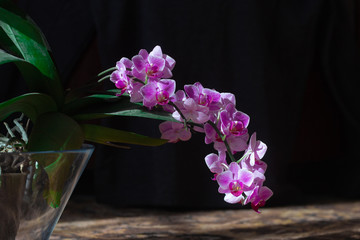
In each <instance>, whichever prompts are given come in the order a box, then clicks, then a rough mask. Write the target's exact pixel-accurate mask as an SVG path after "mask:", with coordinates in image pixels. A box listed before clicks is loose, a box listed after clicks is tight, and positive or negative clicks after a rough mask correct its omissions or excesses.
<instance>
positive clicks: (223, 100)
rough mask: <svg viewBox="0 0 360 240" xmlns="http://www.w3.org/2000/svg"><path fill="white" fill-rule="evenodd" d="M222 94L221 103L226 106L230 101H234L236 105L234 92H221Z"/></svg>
mask: <svg viewBox="0 0 360 240" xmlns="http://www.w3.org/2000/svg"><path fill="white" fill-rule="evenodd" d="M220 94H221V103H222V105H223V106H224V108H225V107H226V106H227V105H228V104H229V103H232V104H233V105H234V106H236V99H235V95H234V94H232V93H220Z"/></svg>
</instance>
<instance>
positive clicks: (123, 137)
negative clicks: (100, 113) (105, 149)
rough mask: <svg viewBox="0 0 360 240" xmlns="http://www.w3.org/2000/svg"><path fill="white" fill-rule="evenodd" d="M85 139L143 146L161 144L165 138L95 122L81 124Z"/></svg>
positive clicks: (111, 144) (106, 143) (104, 142)
mask: <svg viewBox="0 0 360 240" xmlns="http://www.w3.org/2000/svg"><path fill="white" fill-rule="evenodd" d="M81 127H82V129H83V131H84V135H85V139H86V140H88V141H91V142H95V143H100V144H105V145H110V146H113V145H114V143H127V144H136V145H143V146H160V145H162V144H165V143H167V141H166V140H164V139H158V138H151V137H147V136H143V135H140V134H137V133H133V132H127V131H122V130H118V129H113V128H108V127H104V126H99V125H93V124H82V125H81Z"/></svg>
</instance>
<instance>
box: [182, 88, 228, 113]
mask: <svg viewBox="0 0 360 240" xmlns="http://www.w3.org/2000/svg"><path fill="white" fill-rule="evenodd" d="M184 90H185V92H186V94H187V95H188V97H190V98H192V99H194V100H195V102H196V103H197V104H200V105H203V106H207V107H209V109H210V110H211V111H215V110H219V106H218V103H219V102H220V100H221V94H220V93H219V92H217V91H215V90H211V89H208V88H204V87H203V86H202V85H201V83H199V82H196V83H194V84H193V85H185V86H184Z"/></svg>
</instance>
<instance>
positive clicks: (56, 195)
mask: <svg viewBox="0 0 360 240" xmlns="http://www.w3.org/2000/svg"><path fill="white" fill-rule="evenodd" d="M93 150H94V147H93V146H92V145H83V147H82V148H81V149H78V150H66V151H46V152H45V151H44V152H25V153H0V164H1V169H2V172H0V239H2V240H8V239H9V240H10V239H16V240H24V239H29V240H36V239H42V240H46V239H49V238H50V235H51V233H52V231H53V230H54V228H55V225H56V223H57V222H58V220H59V218H60V216H61V214H62V212H63V210H64V208H65V206H66V204H67V202H68V200H69V198H70V195H71V193H72V192H73V190H74V188H75V185H76V184H77V182H78V180H79V178H80V175H81V174H82V172H83V170H84V168H85V166H86V164H87V162H88V160H89V158H90V156H91V154H92V152H93ZM5 170H6V171H5Z"/></svg>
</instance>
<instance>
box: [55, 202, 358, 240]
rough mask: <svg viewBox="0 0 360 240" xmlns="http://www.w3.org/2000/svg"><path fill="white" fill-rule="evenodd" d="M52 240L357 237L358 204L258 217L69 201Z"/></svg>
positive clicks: (237, 212) (264, 212) (242, 213)
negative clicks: (130, 207) (123, 207)
mask: <svg viewBox="0 0 360 240" xmlns="http://www.w3.org/2000/svg"><path fill="white" fill-rule="evenodd" d="M50 239H51V240H65V239H66V240H75V239H76V240H79V239H80V240H82V239H164V240H165V239H169V240H172V239H188V240H193V239H204V240H218V239H219V240H220V239H221V240H225V239H259V240H260V239H261V240H262V239H274V240H278V239H302V240H305V239H315V240H316V239H319V240H320V239H321V240H325V239H326V240H332V239H334V240H335V239H336V240H339V239H350V240H351V239H360V202H347V203H334V204H319V205H309V206H294V207H281V208H266V209H263V210H262V213H261V214H257V213H255V212H253V211H252V210H248V209H240V210H210V211H186V212H178V211H164V210H149V209H115V208H111V207H108V206H104V205H100V204H96V203H94V202H86V203H85V204H80V203H70V204H69V206H68V208H67V209H66V210H65V212H64V214H63V217H62V218H61V220H60V222H59V223H58V225H57V226H56V228H55V230H54V233H53V235H52V237H51V238H50Z"/></svg>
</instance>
